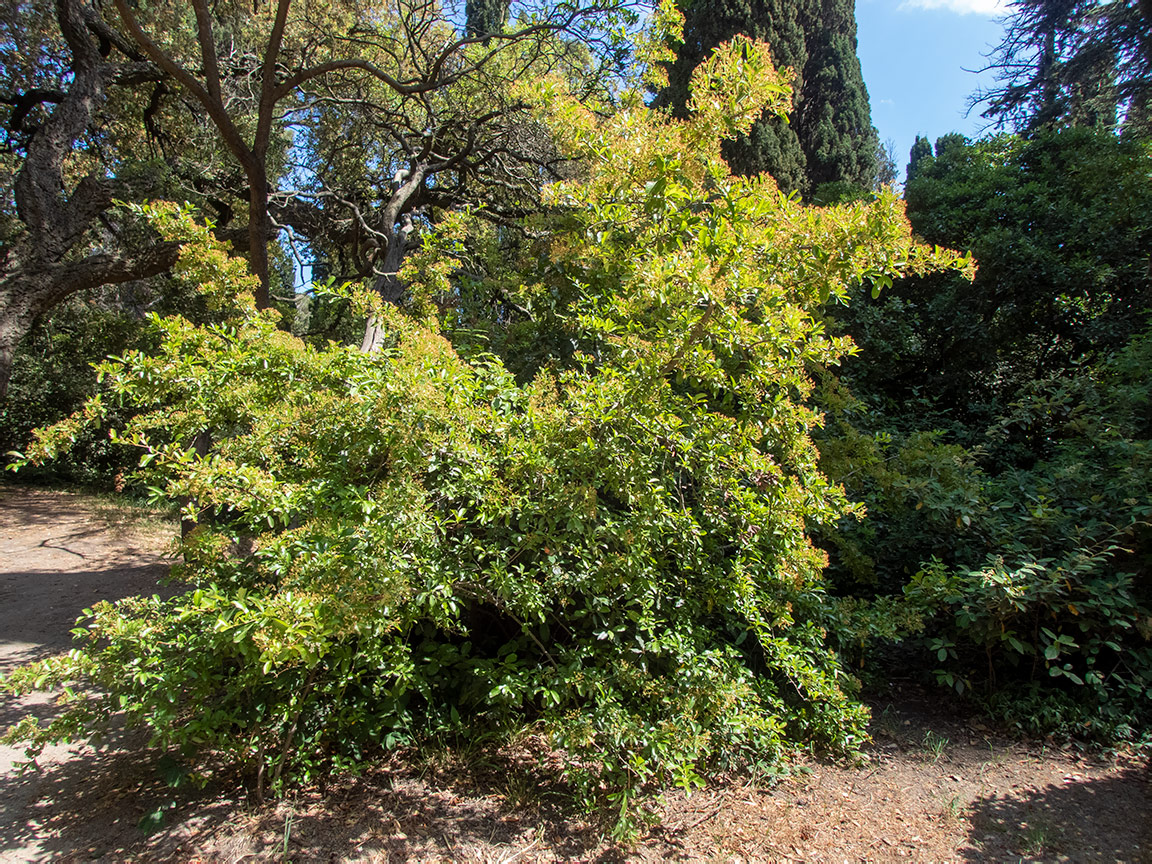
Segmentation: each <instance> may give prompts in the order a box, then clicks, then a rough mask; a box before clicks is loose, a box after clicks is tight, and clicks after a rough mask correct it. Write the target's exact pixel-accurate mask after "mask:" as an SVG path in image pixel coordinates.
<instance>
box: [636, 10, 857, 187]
mask: <svg viewBox="0 0 1152 864" xmlns="http://www.w3.org/2000/svg"><path fill="white" fill-rule="evenodd" d="M681 8H682V11H683V12H684V43H683V45H681V46H680V48H679V50H678V52H677V58H676V61H675V62H674V63H673V64H672V65H671V67H670V68H669V70H668V79H669V86H668V88H667V89H666V90H665V91H664V92H663V93H661V94H660V95H659V96H658V98H657V104H661V105H666V106H669V107H671V108H672V110H673V111H674V112H682V111H683V110H684V105H685V101H686V99H687V92H688V81H689V79H690V77H691V75H692V70H693V69H695V68H696V66H697V65H699V63H700V62H701V61H702V60H704V59H705V58H706V57H707V56H708V54H709V53H710V52H711V51H712V49H713V48H715V47H716V46H717V45H719V44H720V43H721V42H724V41H726V40H728V39H731V38H732V37H733V36H735V35H736V34H738V33H743V34H745V35H747V36H751V37H752V38H755V39H760V40H763V41H765V42H767V43H768V44H769V45H770V46H771V47H772V59H773V61H774V62H775V63H776V65H777V66H780V67H783V66H789V67H791V68H792V69H793V72H794V74H795V78H794V80H793V87H794V94H795V95H794V107H793V110H792V113H791V115H790V117H789V121H790V122H784V121H783V120H780V119H777V118H767V117H766V118H763V119H762V120H761V121H760V122H759V123H757V124H756V126H755V127H754V128H753V129H752V131H751V133H749V134H748V135H743V136H740V137H739V138H738V139H736V140H734V141H729V142H728V143H727V144H726V145H725V148H724V156H725V158H726V159H727V160H728V163H729V165H731V166H732V168H733V170H734V171H736V172H738V173H741V174H754V173H759V172H763V171H767V172H768V173H769V174H771V175H772V176H773V177H775V178H776V182H777V183H779V184H780V188H781V189H783V190H784V191H786V192H792V191H799V192H801V193H803V194H805V195H809V196H810V195H812V193H814V192H815V191H816V189H817V187H819V186H822V185H827V184H845V185H848V186H854V187H858V188H871V187H872V186H873V185H874V183H875V178H876V172H877V149H878V139H877V135H876V130H875V129H874V128H873V127H872V123H871V119H870V110H869V105H868V91H867V89H866V88H865V86H864V79H863V76H862V75H861V72H860V61H859V59H858V58H857V56H856V16H855V5H854V2H853V0H681Z"/></svg>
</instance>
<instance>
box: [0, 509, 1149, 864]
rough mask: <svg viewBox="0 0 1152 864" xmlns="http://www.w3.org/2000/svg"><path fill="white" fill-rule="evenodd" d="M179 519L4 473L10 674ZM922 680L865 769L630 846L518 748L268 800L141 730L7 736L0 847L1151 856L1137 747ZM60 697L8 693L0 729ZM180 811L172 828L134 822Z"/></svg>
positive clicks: (744, 861) (695, 855)
mask: <svg viewBox="0 0 1152 864" xmlns="http://www.w3.org/2000/svg"><path fill="white" fill-rule="evenodd" d="M170 530H171V528H170V526H164V525H162V524H158V523H155V522H150V521H148V520H146V519H144V518H143V517H142V514H140V513H138V512H134V511H130V510H125V509H122V508H116V507H112V506H109V505H106V504H101V503H100V502H99V501H98V500H97V499H93V498H89V497H87V496H78V495H69V494H66V493H59V492H44V491H34V490H27V489H21V488H19V487H5V486H0V671H3V670H7V669H10V668H11V667H12V666H13V665H16V664H18V663H21V662H25V661H27V660H29V659H33V658H35V657H38V656H42V655H43V654H45V653H49V652H52V651H57V650H61V649H64V648H66V647H67V646H68V630H69V628H70V627H71V626H72V622H73V620H74V619H75V618H76V616H77V615H78V614H79V612H80V610H81V609H83V608H84V607H85V606H87V605H89V604H91V603H93V602H95V601H96V600H98V599H101V598H114V597H119V596H126V595H128V594H133V593H141V592H151V591H153V590H154V589H155V586H156V580H157V579H158V578H159V577H160V576H161V575H162V574H163V572H164V564H163V561H162V559H161V558H160V555H159V552H160V550H161V549H162V548H163V546H164V543H165V540H166V536H167V533H169V532H170ZM933 698H934V697H932V698H927V697H925V696H923V695H922V694H921V693H920V692H919V691H918V690H916V689H915V688H911V687H908V688H905V689H899V688H893V689H892V690H891V691H890V692H889V693H887V694H885V695H884V698H883V699H882V700H881V701H879V702H878V703H877V705H876V710H875V712H874V713H875V718H874V722H873V735H874V737H875V744H874V745H873V746H872V748H871V749H870V751H869V762H868V764H867V765H866V766H865V767H864V768H846V767H834V766H826V765H813V766H811V770H810V773H808V774H807V775H806V776H801V777H797V778H793V779H789V780H786V781H784V782H781V783H777V784H775V785H768V786H763V787H757V786H755V785H751V784H743V783H730V784H727V785H724V784H717V785H716V786H714V787H712V788H711V789H708V790H705V791H704V792H701V793H698V794H696V795H693V796H692V797H691V798H688V799H686V798H684V797H683V796H682V795H679V794H673V795H670V796H669V797H668V799H667V801H666V802H665V804H664V806H663V809H662V818H663V827H661V828H658V829H656V830H655V831H654V832H653V833H652V834H651V835H650V836H649V837H648V838H647V839H646V840H645V841H644V842H643V843H642V844H641V845H639V846H638V847H636V848H634V849H632V850H630V851H625V850H620V849H618V848H615V847H613V846H611V845H610V844H606V843H604V842H602V841H600V840H599V839H598V837H597V834H596V831H595V830H594V829H593V828H592V827H591V826H589V825H587V824H586V823H584V822H582V821H581V820H579V819H578V818H576V817H575V816H573V814H571V813H569V812H565V811H564V810H563V809H562V808H561V802H562V798H560V797H559V796H556V795H554V794H551V793H550V792H549V790H548V789H547V788H542V787H539V786H537V785H536V784H537V782H538V778H536V776H535V775H534V773H533V772H532V771H531V770H529V769H527V768H525V767H524V766H525V764H526V763H525V760H524V756H525V755H526V751H527V750H528V749H530V746H526V748H525V750H523V751H521V752H518V753H493V754H474V755H472V756H471V757H470V758H469V759H468V761H467V762H463V761H461V760H460V759H458V758H454V757H451V756H448V755H445V754H443V753H428V754H423V755H421V756H419V757H418V758H414V759H409V760H408V762H407V763H405V764H399V763H389V764H382V765H377V766H374V767H372V768H370V769H369V770H367V771H366V772H365V773H364V774H363V775H362V776H361V777H358V778H350V779H344V780H340V781H337V782H335V783H334V784H332V785H331V786H329V787H328V788H327V789H325V790H323V791H321V790H318V789H307V790H303V791H301V792H299V793H297V794H296V795H295V796H294V797H292V798H291V799H289V800H286V801H282V802H279V803H276V804H269V805H266V806H263V807H255V806H253V805H252V804H251V803H250V802H249V800H248V797H247V795H246V793H245V791H244V789H243V788H241V787H240V786H239V785H238V784H237V782H236V781H234V780H232V781H229V779H228V777H227V775H226V774H224V775H220V777H219V778H218V779H217V780H216V781H215V782H214V784H210V785H209V787H208V788H206V789H204V790H200V791H186V790H184V789H177V790H173V789H170V788H169V787H167V786H166V785H165V784H164V783H163V781H162V780H161V777H160V773H159V772H158V770H157V766H158V764H159V757H158V756H157V755H156V754H153V753H150V752H149V751H148V750H147V749H146V748H144V747H143V746H142V741H140V740H139V738H138V737H137V738H132V737H122V738H121V739H120V740H119V741H117V742H114V744H113V746H110V747H108V748H107V749H105V750H102V751H96V750H93V749H92V748H89V747H71V748H69V747H58V748H55V749H54V750H53V751H51V752H50V753H49V754H46V758H45V759H43V760H42V769H41V771H40V772H39V773H36V774H29V775H25V776H23V777H17V776H15V774H14V772H13V770H12V763H13V761H14V760H15V759H17V758H18V757H19V755H20V754H19V753H18V752H17V751H14V750H13V749H12V748H0V862H2V864H10V862H11V864H14V862H26V861H92V860H96V861H109V862H121V861H141V862H143V861H149V862H151V861H171V862H193V861H198V862H208V861H212V862H230V864H239V862H252V861H269V862H271V861H284V860H290V861H296V862H313V861H314V862H343V861H365V862H368V861H371V862H384V861H460V862H464V861H468V862H497V861H503V862H512V861H516V862H531V861H619V860H630V861H666V860H683V861H716V862H740V864H750V862H761V861H762V862H777V861H812V862H836V864H839V862H843V861H852V862H859V861H877V862H879V861H917V862H976V861H1069V862H1118V861H1124V862H1145V864H1152V784H1150V782H1149V779H1150V778H1149V773H1148V768H1147V765H1146V764H1144V763H1141V762H1139V761H1138V760H1136V759H1112V760H1100V759H1096V758H1091V757H1087V756H1084V755H1081V754H1078V753H1077V752H1076V751H1075V750H1072V749H1050V748H1046V747H1043V746H1040V745H1036V746H1030V745H1025V744H1021V743H1015V742H1012V741H1010V740H1008V739H1006V738H1004V737H1001V736H998V735H996V734H995V733H993V732H992V731H991V730H989V729H987V728H985V727H984V726H983V725H981V724H980V723H979V722H978V721H975V720H972V719H967V718H964V717H962V716H957V715H955V714H950V713H947V712H944V713H942V711H941V708H940V707H939V706H938V705H936V704H933V701H932V699H933ZM48 707H49V706H48V705H46V704H45V700H43V699H41V700H39V701H36V700H21V702H20V703H16V702H14V701H12V700H10V699H9V700H6V701H5V700H3V699H2V698H0V726H3V725H6V724H7V723H9V722H12V721H13V720H14V719H16V718H17V717H18V716H21V715H22V714H23V713H25V712H27V711H34V712H35V711H40V712H44V711H46V710H47V708H48ZM153 813H154V814H157V815H161V814H162V815H163V817H164V821H163V824H162V827H161V829H160V830H158V831H156V832H155V833H152V834H146V833H145V832H144V831H142V830H141V829H140V828H139V827H138V825H139V823H140V821H141V819H142V818H143V817H147V816H148V815H149V814H153Z"/></svg>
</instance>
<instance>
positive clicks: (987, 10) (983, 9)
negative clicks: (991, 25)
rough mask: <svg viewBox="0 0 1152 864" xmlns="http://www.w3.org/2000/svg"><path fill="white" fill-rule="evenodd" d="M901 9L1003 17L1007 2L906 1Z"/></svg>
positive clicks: (1003, 0) (974, 0) (996, 0)
mask: <svg viewBox="0 0 1152 864" xmlns="http://www.w3.org/2000/svg"><path fill="white" fill-rule="evenodd" d="M900 8H901V9H947V10H948V11H949V12H955V13H956V14H957V15H990V16H996V15H1003V14H1004V13H1005V12H1006V11H1007V9H1008V3H1007V2H1006V0H904V2H903V3H901V4H900Z"/></svg>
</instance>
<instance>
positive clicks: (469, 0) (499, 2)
mask: <svg viewBox="0 0 1152 864" xmlns="http://www.w3.org/2000/svg"><path fill="white" fill-rule="evenodd" d="M510 2H511V0H466V2H465V4H464V16H465V24H464V26H465V30H466V32H467V34H468V35H469V36H485V37H487V36H491V35H492V34H493V33H500V32H501V31H503V29H504V25H505V23H507V21H508V6H509V3H510Z"/></svg>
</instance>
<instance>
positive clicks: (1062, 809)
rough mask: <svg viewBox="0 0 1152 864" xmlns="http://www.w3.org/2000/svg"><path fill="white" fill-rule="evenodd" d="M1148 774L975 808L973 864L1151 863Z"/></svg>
mask: <svg viewBox="0 0 1152 864" xmlns="http://www.w3.org/2000/svg"><path fill="white" fill-rule="evenodd" d="M1150 779H1152V778H1150V775H1149V767H1148V766H1146V765H1137V764H1135V763H1134V764H1132V765H1131V766H1129V767H1128V768H1126V769H1124V770H1123V771H1121V772H1119V773H1117V774H1115V775H1113V776H1110V777H1105V778H1097V779H1086V778H1081V777H1077V776H1075V775H1068V776H1067V777H1065V778H1064V781H1063V782H1062V783H1060V784H1058V785H1057V784H1050V785H1048V786H1045V787H1043V788H1041V789H1038V790H1020V791H1016V792H1014V791H1009V792H1006V793H1000V794H994V795H989V796H986V797H983V798H978V799H976V800H974V801H973V802H972V803H971V805H970V806H969V808H968V815H969V819H968V822H969V840H970V842H971V844H972V846H973V847H974V848H973V849H971V850H968V851H967V852H966V854H965V857H964V860H966V861H981V862H983V861H998V860H1007V859H1008V858H1011V859H1012V860H1023V861H1076V862H1121V861H1125V862H1142V864H1143V862H1152V783H1150Z"/></svg>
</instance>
